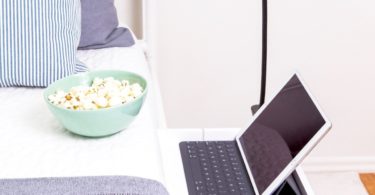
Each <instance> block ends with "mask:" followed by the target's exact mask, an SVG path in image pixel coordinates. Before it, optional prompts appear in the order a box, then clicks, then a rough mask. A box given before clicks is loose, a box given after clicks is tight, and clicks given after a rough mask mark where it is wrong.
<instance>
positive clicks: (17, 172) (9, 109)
mask: <svg viewBox="0 0 375 195" xmlns="http://www.w3.org/2000/svg"><path fill="white" fill-rule="evenodd" d="M78 57H79V59H80V60H81V61H82V62H84V63H86V64H87V65H88V67H89V68H90V69H91V70H98V69H121V70H128V71H131V72H135V73H138V74H140V75H142V76H144V77H145V78H146V80H147V81H148V84H149V91H148V95H147V97H146V100H145V103H144V106H143V107H142V109H141V111H140V113H139V115H138V117H137V118H136V119H135V121H134V122H133V123H132V124H131V125H130V127H129V128H128V129H126V130H124V131H123V132H120V133H118V134H116V135H113V136H110V137H107V138H102V139H87V138H82V137H80V136H77V135H73V134H71V133H69V132H67V131H66V130H65V129H64V128H63V127H62V126H61V124H59V122H58V121H57V120H56V119H55V118H54V117H53V115H52V114H51V113H50V112H49V110H48V109H47V106H46V105H45V102H44V100H43V96H42V93H43V89H30V88H0V167H1V171H0V178H25V177H51V176H84V175H134V176H141V177H147V178H152V179H158V180H160V178H161V172H160V168H158V167H160V166H159V163H158V154H157V150H156V149H157V143H154V141H152V140H155V139H153V134H154V131H155V129H156V128H157V127H158V116H157V113H158V111H157V110H156V109H157V107H158V106H157V105H156V103H157V101H156V98H155V97H156V95H155V92H154V88H153V84H152V78H151V73H150V69H149V66H148V64H147V60H146V58H145V55H144V52H143V49H142V48H141V46H140V45H138V44H136V45H135V46H133V47H129V48H109V49H100V50H88V51H79V52H78ZM147 140H149V141H147ZM144 142H146V143H144ZM147 142H148V143H147ZM143 145H144V146H143ZM150 151H151V153H152V154H149V155H141V156H137V154H139V153H145V152H149V153H150ZM128 155H130V156H131V159H129V156H128ZM142 162H154V165H153V166H148V167H142V166H140V165H141V164H140V163H142ZM140 168H142V170H140Z"/></svg>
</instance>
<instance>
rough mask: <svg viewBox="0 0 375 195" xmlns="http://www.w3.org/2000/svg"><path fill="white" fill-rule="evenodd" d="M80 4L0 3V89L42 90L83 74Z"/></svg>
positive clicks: (56, 0)
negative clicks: (79, 56) (79, 59)
mask: <svg viewBox="0 0 375 195" xmlns="http://www.w3.org/2000/svg"><path fill="white" fill-rule="evenodd" d="M80 17H81V12H80V0H2V1H1V2H0V87H10V86H31V87H45V86H47V85H48V84H50V83H52V82H53V81H55V80H57V79H60V78H63V77H65V76H68V75H71V74H74V73H78V72H82V71H85V70H86V67H85V66H84V65H82V64H79V63H77V60H76V52H77V51H76V50H77V47H78V43H79V39H80V28H81V26H80Z"/></svg>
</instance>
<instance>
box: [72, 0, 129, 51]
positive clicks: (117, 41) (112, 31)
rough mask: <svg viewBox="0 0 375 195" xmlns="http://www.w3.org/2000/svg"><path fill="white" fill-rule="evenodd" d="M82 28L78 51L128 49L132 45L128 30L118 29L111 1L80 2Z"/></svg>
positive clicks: (87, 0)
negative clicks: (110, 48)
mask: <svg viewBox="0 0 375 195" xmlns="http://www.w3.org/2000/svg"><path fill="white" fill-rule="evenodd" d="M81 4H82V28H81V41H80V43H79V47H78V49H82V50H84V49H100V48H107V47H129V46H132V45H134V43H135V42H134V39H133V35H132V33H131V32H130V30H129V29H127V28H123V27H118V18H117V12H116V8H115V5H114V1H113V0H81Z"/></svg>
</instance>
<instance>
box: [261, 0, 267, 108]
mask: <svg viewBox="0 0 375 195" xmlns="http://www.w3.org/2000/svg"><path fill="white" fill-rule="evenodd" d="M267 12H268V11H267V0H262V74H261V84H260V100H259V107H261V106H262V105H263V103H264V99H265V96H266V80H267V34H268V33H267V20H268V18H267V15H268V14H267Z"/></svg>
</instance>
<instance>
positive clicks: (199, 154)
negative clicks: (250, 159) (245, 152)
mask: <svg viewBox="0 0 375 195" xmlns="http://www.w3.org/2000/svg"><path fill="white" fill-rule="evenodd" d="M180 150H181V156H182V160H183V164H184V170H185V176H186V180H187V184H188V190H189V194H191V195H193V194H198V195H203V194H204V195H205V194H209V195H211V194H212V195H214V194H253V190H252V188H251V184H250V181H249V177H248V175H247V172H246V168H245V165H244V164H243V162H242V159H241V155H240V152H239V150H238V147H237V145H236V142H235V141H207V142H203V141H200V142H181V143H180Z"/></svg>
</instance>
